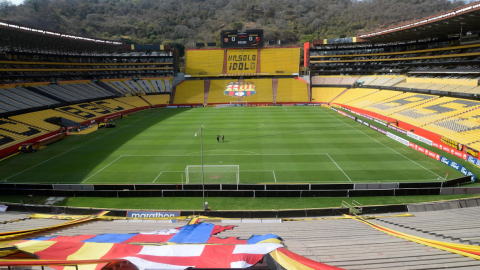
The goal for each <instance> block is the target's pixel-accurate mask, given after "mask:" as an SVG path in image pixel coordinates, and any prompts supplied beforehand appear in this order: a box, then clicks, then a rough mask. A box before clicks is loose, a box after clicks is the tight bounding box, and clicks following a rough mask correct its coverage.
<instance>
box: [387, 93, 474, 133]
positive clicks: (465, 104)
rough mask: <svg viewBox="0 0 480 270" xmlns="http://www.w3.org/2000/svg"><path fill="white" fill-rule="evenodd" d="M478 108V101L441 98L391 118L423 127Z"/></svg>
mask: <svg viewBox="0 0 480 270" xmlns="http://www.w3.org/2000/svg"><path fill="white" fill-rule="evenodd" d="M478 107H480V102H478V101H473V100H465V99H458V98H450V97H442V98H439V99H437V100H434V101H431V102H427V103H425V104H424V105H421V106H417V107H415V108H412V109H409V110H405V111H401V112H398V113H395V114H393V115H392V117H393V118H396V119H399V120H402V121H405V122H408V123H410V124H412V125H416V126H424V125H427V124H429V123H432V122H436V121H439V120H442V119H446V118H448V117H451V116H455V115H458V114H461V113H464V112H467V111H470V110H473V109H476V108H478Z"/></svg>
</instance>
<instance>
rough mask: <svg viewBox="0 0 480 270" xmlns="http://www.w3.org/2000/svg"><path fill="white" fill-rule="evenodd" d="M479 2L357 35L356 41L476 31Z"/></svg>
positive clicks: (479, 18) (384, 40)
mask: <svg viewBox="0 0 480 270" xmlns="http://www.w3.org/2000/svg"><path fill="white" fill-rule="evenodd" d="M479 21H480V2H474V3H471V4H468V5H465V6H462V7H459V8H457V9H454V10H450V11H447V12H443V13H439V14H436V15H433V16H430V17H426V18H423V19H420V20H416V21H412V22H408V23H405V24H400V25H395V26H392V27H389V28H385V29H381V30H378V31H373V32H368V33H363V34H358V35H357V40H358V41H360V42H361V41H367V42H375V43H378V42H393V41H400V40H414V39H422V38H428V37H438V36H446V35H452V34H459V33H460V31H462V33H466V32H468V31H477V30H478V22H479Z"/></svg>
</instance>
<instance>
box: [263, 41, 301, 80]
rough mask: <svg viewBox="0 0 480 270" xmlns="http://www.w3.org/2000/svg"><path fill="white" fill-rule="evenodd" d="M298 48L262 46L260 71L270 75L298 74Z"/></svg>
mask: <svg viewBox="0 0 480 270" xmlns="http://www.w3.org/2000/svg"><path fill="white" fill-rule="evenodd" d="M299 56H300V48H298V47H297V48H262V49H260V59H261V61H262V64H261V73H268V74H270V75H275V74H282V75H292V74H297V75H298V69H299V65H300V57H299Z"/></svg>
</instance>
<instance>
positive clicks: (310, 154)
mask: <svg viewBox="0 0 480 270" xmlns="http://www.w3.org/2000/svg"><path fill="white" fill-rule="evenodd" d="M239 151H240V150H239ZM198 153H200V152H198ZM192 154H195V153H189V154H185V155H123V156H124V157H184V156H192V157H194V155H192ZM203 155H204V156H307V155H308V156H316V155H328V153H298V154H259V153H255V154H208V155H206V154H203Z"/></svg>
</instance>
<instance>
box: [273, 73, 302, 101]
mask: <svg viewBox="0 0 480 270" xmlns="http://www.w3.org/2000/svg"><path fill="white" fill-rule="evenodd" d="M292 101H293V102H308V85H307V82H306V81H304V80H302V79H298V78H296V79H278V87H277V102H292Z"/></svg>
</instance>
